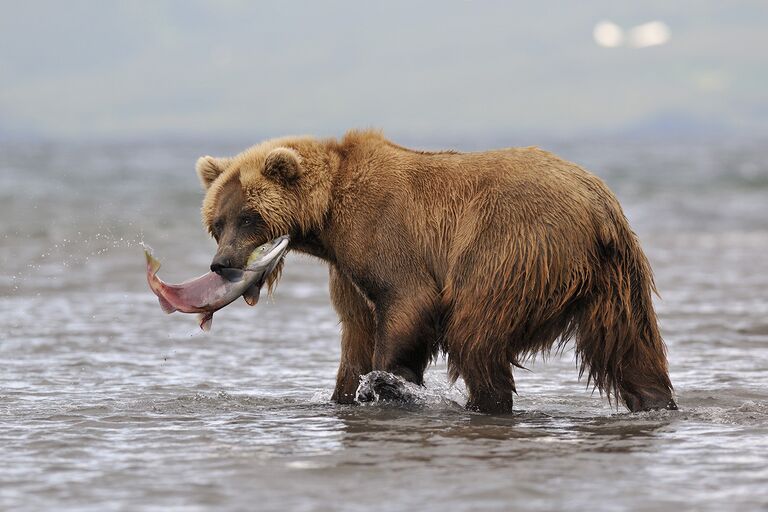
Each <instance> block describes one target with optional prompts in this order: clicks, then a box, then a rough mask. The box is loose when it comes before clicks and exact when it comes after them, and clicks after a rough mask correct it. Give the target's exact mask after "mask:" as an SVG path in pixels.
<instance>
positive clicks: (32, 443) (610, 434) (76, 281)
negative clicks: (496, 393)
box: [0, 141, 768, 512]
mask: <svg viewBox="0 0 768 512" xmlns="http://www.w3.org/2000/svg"><path fill="white" fill-rule="evenodd" d="M764 142H765V141H762V143H761V142H760V141H731V142H719V143H693V142H688V143H661V144H659V143H654V144H651V143H647V142H646V143H641V142H626V141H624V142H622V141H580V142H570V143H564V142H559V143H555V144H549V145H545V147H547V148H548V149H554V150H556V151H557V152H558V153H559V154H560V155H562V156H564V157H566V158H569V159H571V160H574V161H576V162H578V163H580V164H582V165H584V166H586V167H587V168H589V169H591V170H592V171H593V172H595V173H596V174H598V175H600V176H602V177H603V178H604V179H605V180H606V181H607V182H608V184H609V185H610V186H611V187H612V188H613V190H614V191H615V192H616V193H617V195H618V196H619V198H620V200H621V201H622V203H623V205H624V206H625V210H626V213H627V215H628V217H629V218H630V222H631V223H632V225H633V226H634V227H635V229H636V231H637V232H638V234H639V235H640V237H641V240H642V242H643V244H644V247H645V248H646V251H647V253H648V256H649V258H650V260H651V263H652V265H653V267H654V269H655V272H656V277H657V282H658V286H659V289H660V291H661V295H662V299H660V300H658V301H657V308H658V312H659V315H660V321H661V326H662V332H663V335H664V337H665V339H666V341H667V344H668V346H669V359H670V366H671V375H672V380H673V383H674V384H675V387H676V393H677V399H678V404H679V406H680V410H679V411H661V412H652V413H641V414H629V413H627V412H626V411H625V410H624V409H623V408H622V409H619V410H616V409H615V408H611V406H610V404H608V403H607V402H606V401H605V400H604V399H603V398H601V397H600V396H599V395H597V394H592V393H591V392H590V390H587V389H585V384H584V382H579V381H578V380H577V369H576V366H575V362H574V358H573V352H572V350H569V349H567V350H566V351H565V352H564V353H563V354H560V355H553V356H552V357H550V358H549V359H548V360H546V361H543V360H541V359H539V360H536V361H535V362H532V363H530V364H528V366H529V368H530V371H523V370H516V372H515V375H516V380H517V387H518V392H519V397H518V398H517V400H516V403H515V408H516V412H515V413H514V414H512V415H507V416H486V415H481V414H474V413H469V412H466V411H465V410H464V409H463V407H462V406H463V403H464V401H465V392H464V388H463V387H462V385H461V383H460V382H459V383H458V384H457V385H456V386H454V387H449V386H448V383H447V379H446V375H445V364H444V362H442V361H440V362H438V363H437V364H436V365H435V366H433V367H432V368H430V370H429V371H428V375H427V388H426V389H425V390H423V391H421V392H420V396H421V400H420V403H417V404H415V405H411V406H407V407H403V406H401V407H396V406H392V405H386V404H372V405H361V406H338V405H334V404H332V403H330V401H329V398H330V395H331V392H332V389H333V384H334V376H335V371H336V365H337V363H338V357H339V344H338V338H339V327H338V324H337V320H336V317H335V314H334V312H333V310H332V308H331V306H330V304H329V299H328V292H327V271H326V269H325V267H324V266H323V264H321V263H320V262H318V261H315V260H311V259H309V258H305V257H301V256H295V255H291V256H289V258H288V261H287V264H286V268H285V272H284V274H283V279H282V281H281V283H280V285H279V286H278V288H277V291H276V293H275V295H274V297H273V300H272V301H271V302H268V301H265V300H264V298H262V301H261V302H260V303H259V305H258V306H257V307H256V308H249V307H248V306H246V305H245V303H244V302H243V301H238V302H237V303H235V304H233V305H231V306H230V307H228V308H226V309H225V310H223V311H220V312H218V313H217V314H216V317H215V319H214V323H213V330H212V332H211V333H208V334H205V333H202V332H200V331H199V330H198V329H197V327H196V323H195V321H194V317H192V316H187V315H181V314H175V315H170V316H166V315H164V314H163V313H162V312H161V311H160V308H159V307H158V304H157V301H156V299H155V297H154V296H153V295H152V294H151V293H150V292H149V291H148V289H147V286H146V282H145V277H144V263H143V256H142V252H141V247H140V243H141V242H146V243H148V244H150V245H151V246H152V247H153V248H154V250H155V253H156V255H157V256H158V257H159V258H160V259H161V261H163V262H165V267H164V268H163V270H161V275H162V277H163V278H164V279H166V280H169V281H179V280H183V279H186V278H189V277H193V276H195V275H199V274H201V273H203V272H205V270H206V268H207V265H208V263H209V261H210V258H211V255H212V254H213V251H214V245H213V243H212V242H211V241H210V240H208V239H207V238H206V236H205V234H204V232H203V230H202V228H201V226H200V218H199V207H200V201H201V198H202V192H201V190H200V189H199V186H198V182H197V178H196V177H195V176H194V171H193V165H194V161H195V159H196V158H197V156H199V155H201V154H206V153H212V154H217V153H220V154H226V153H231V152H235V151H237V150H238V149H242V147H227V146H225V145H222V144H219V145H211V144H206V143H193V142H178V141H176V142H172V143H162V144H161V143H144V144H87V143H79V144H63V143H35V144H32V143H25V144H4V145H2V146H0V268H1V269H2V270H0V319H1V320H0V368H2V371H0V510H93V511H109V510H188V511H196V510H260V511H264V510H291V511H314V510H318V511H320V510H350V511H355V512H359V511H365V510H439V511H444V510H451V511H464V510H504V511H506V510H522V511H525V510H532V511H533V510H536V511H549V510H558V509H561V510H611V511H617V510H619V511H620V510H644V511H646V510H647V511H651V510H654V511H655V510H658V511H666V510H673V509H674V510H681V511H682V510H697V511H706V510H712V511H722V510H739V511H740V512H744V511H751V510H766V509H768V257H766V253H768V163H766V162H768V159H767V158H766V157H767V156H768V150H766V147H767V146H766V144H765V143H764Z"/></svg>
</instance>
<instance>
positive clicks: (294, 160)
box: [196, 137, 337, 284]
mask: <svg viewBox="0 0 768 512" xmlns="http://www.w3.org/2000/svg"><path fill="white" fill-rule="evenodd" d="M336 162H337V157H336V156H335V154H334V153H333V152H332V151H330V150H329V149H328V145H327V144H326V143H323V142H321V141H318V140H316V139H313V138H309V137H302V138H296V137H291V138H283V139H275V140H271V141H267V142H264V143H261V144H259V145H257V146H254V147H252V148H250V149H248V150H246V151H244V152H242V153H240V154H239V155H236V156H234V157H230V158H214V157H211V156H204V157H201V158H200V159H198V161H197V165H196V169H197V175H198V176H199V178H200V181H201V183H202V185H203V188H204V189H205V191H206V193H205V199H204V200H203V208H202V216H203V224H204V225H205V227H206V228H207V230H208V232H209V233H210V234H211V235H212V236H213V237H214V238H215V239H216V242H217V243H218V250H217V252H216V255H215V256H214V258H213V261H212V262H211V270H212V271H214V272H221V270H222V269H224V268H239V269H242V268H243V267H245V265H246V261H247V260H248V256H249V255H250V254H251V252H252V251H253V250H254V249H255V248H256V247H258V246H259V245H261V244H263V243H266V242H268V241H269V240H271V239H273V238H276V237H278V236H280V235H285V234H288V235H291V246H289V247H291V248H294V247H296V246H297V245H299V246H300V245H301V243H302V240H304V239H306V238H307V237H308V236H311V234H312V233H313V232H315V231H316V230H318V229H319V228H320V226H321V224H322V222H323V219H324V218H325V215H326V212H327V210H328V205H329V198H330V188H331V167H332V166H334V165H337V163H336ZM279 273H280V272H279V271H277V272H274V273H273V274H274V276H275V277H273V279H272V280H271V281H274V280H275V279H276V278H277V277H276V276H278V275H279ZM270 284H271V282H270Z"/></svg>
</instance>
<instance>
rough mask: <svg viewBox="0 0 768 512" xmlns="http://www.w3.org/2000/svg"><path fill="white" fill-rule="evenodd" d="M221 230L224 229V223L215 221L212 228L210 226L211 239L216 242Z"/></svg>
mask: <svg viewBox="0 0 768 512" xmlns="http://www.w3.org/2000/svg"><path fill="white" fill-rule="evenodd" d="M222 229H224V222H222V221H221V220H217V221H216V222H214V223H213V226H211V234H212V235H213V238H215V239H216V240H218V239H219V235H220V234H221V230H222Z"/></svg>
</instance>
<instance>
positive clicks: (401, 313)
mask: <svg viewBox="0 0 768 512" xmlns="http://www.w3.org/2000/svg"><path fill="white" fill-rule="evenodd" d="M437 295H438V294H437V292H436V291H432V290H431V289H430V288H429V287H428V286H415V287H412V288H410V289H408V290H402V289H401V290H399V293H398V295H397V296H396V297H392V296H389V297H388V298H387V301H386V304H381V305H379V304H377V305H376V312H377V323H376V345H375V347H374V352H373V369H374V370H379V371H384V372H389V373H392V374H394V375H397V376H399V377H402V378H403V379H405V380H406V381H408V382H413V383H414V384H418V385H420V386H421V385H423V384H424V370H425V369H426V368H427V364H429V360H430V359H431V358H432V356H433V355H434V354H435V353H436V351H437V320H438V318H439V314H438V309H437V304H438V300H437Z"/></svg>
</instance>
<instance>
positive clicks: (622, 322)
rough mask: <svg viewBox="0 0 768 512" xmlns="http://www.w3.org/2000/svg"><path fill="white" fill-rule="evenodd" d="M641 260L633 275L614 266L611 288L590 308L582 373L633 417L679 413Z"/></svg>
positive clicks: (581, 322)
mask: <svg viewBox="0 0 768 512" xmlns="http://www.w3.org/2000/svg"><path fill="white" fill-rule="evenodd" d="M638 251H639V249H638ZM636 258H637V259H638V260H639V262H633V265H632V266H631V267H630V268H631V269H632V270H633V271H631V272H626V270H624V268H623V266H621V265H617V264H616V263H615V262H610V263H611V264H609V265H608V266H607V271H605V272H604V273H603V275H604V276H605V277H604V279H605V281H606V283H603V285H602V286H601V287H598V288H597V293H594V294H593V295H592V296H591V297H590V298H589V299H588V302H587V303H586V304H585V305H584V310H583V311H582V312H581V315H580V318H579V319H578V328H577V332H576V350H577V353H578V355H579V357H580V359H581V372H585V371H587V370H588V375H589V380H590V381H592V382H593V383H594V384H595V385H596V386H597V387H598V388H599V389H600V390H601V391H607V392H608V393H611V392H614V393H617V394H618V396H620V397H621V399H622V401H624V403H625V404H626V406H627V408H628V409H629V410H630V411H632V412H637V411H648V410H654V409H677V404H676V403H675V400H674V398H673V395H672V383H671V381H670V378H669V371H668V369H667V355H666V347H665V346H664V341H663V340H662V338H661V335H660V334H659V328H658V324H657V321H656V314H655V312H654V309H653V303H652V301H651V286H652V280H651V279H652V278H651V277H650V269H649V266H648V264H647V262H646V261H645V258H644V257H643V256H642V254H640V255H639V256H636Z"/></svg>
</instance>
